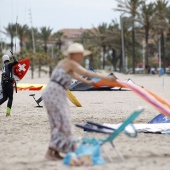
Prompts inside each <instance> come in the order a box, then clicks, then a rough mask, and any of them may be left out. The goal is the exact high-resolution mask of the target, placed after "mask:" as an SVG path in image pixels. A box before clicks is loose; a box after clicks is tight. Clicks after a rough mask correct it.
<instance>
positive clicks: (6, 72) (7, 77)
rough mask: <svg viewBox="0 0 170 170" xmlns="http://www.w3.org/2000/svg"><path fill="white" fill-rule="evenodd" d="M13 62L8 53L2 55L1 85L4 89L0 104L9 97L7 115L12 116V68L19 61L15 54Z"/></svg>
mask: <svg viewBox="0 0 170 170" xmlns="http://www.w3.org/2000/svg"><path fill="white" fill-rule="evenodd" d="M13 60H14V61H13V62H10V58H9V56H8V55H3V56H2V61H3V68H2V78H1V86H2V91H3V98H2V99H0V105H1V104H3V103H4V102H5V101H6V100H7V99H8V102H7V110H6V116H10V112H11V107H12V102H13V83H14V79H13V73H12V68H13V66H14V65H16V64H17V63H18V61H17V59H16V57H15V56H13Z"/></svg>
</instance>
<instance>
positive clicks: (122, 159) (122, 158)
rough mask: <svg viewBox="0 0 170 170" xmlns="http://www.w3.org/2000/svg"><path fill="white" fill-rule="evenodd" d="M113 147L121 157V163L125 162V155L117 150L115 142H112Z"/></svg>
mask: <svg viewBox="0 0 170 170" xmlns="http://www.w3.org/2000/svg"><path fill="white" fill-rule="evenodd" d="M110 143H111V145H112V147H113V148H114V149H115V151H116V153H117V155H118V156H119V158H120V159H121V161H125V159H124V157H123V155H122V154H121V153H120V151H119V150H118V149H117V148H116V146H115V145H114V143H113V141H111V142H110Z"/></svg>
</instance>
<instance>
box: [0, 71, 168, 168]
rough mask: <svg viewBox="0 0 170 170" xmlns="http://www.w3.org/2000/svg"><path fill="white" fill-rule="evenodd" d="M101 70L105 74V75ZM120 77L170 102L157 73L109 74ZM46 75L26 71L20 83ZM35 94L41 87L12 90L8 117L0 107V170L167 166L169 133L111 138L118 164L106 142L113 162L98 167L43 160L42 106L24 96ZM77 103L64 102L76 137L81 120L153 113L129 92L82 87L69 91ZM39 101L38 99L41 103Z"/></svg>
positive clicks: (46, 138)
mask: <svg viewBox="0 0 170 170" xmlns="http://www.w3.org/2000/svg"><path fill="white" fill-rule="evenodd" d="M105 74H106V73H105ZM115 75H116V76H117V77H118V78H119V79H120V80H125V79H128V78H131V79H132V80H133V81H134V82H135V83H136V84H138V85H141V86H144V88H146V89H149V90H152V91H154V92H156V93H157V94H158V95H160V96H162V97H164V98H165V99H167V100H168V101H170V91H169V87H170V76H167V75H165V76H164V86H163V85H162V80H163V78H162V77H159V76H158V75H130V74H129V75H123V74H120V73H115ZM48 81H49V78H48V74H42V78H38V76H37V75H35V79H33V80H32V79H31V74H30V72H28V74H27V75H26V76H25V78H24V79H23V80H22V81H21V83H48ZM33 93H35V94H36V96H35V97H36V98H38V97H40V96H41V94H42V91H18V93H17V94H16V93H15V94H14V102H13V107H12V113H11V117H9V118H6V117H5V110H6V103H5V104H3V105H2V106H0V144H1V145H0V170H67V169H76V170H85V169H89V170H104V169H108V170H114V169H120V170H146V169H147V170H169V160H170V136H169V135H163V134H162V135H161V134H144V133H139V135H138V137H137V138H135V139H134V138H129V137H127V136H126V135H124V134H121V135H120V136H118V137H117V138H116V140H115V144H116V146H117V147H118V148H119V150H120V151H121V152H122V154H123V156H124V157H125V161H124V162H121V161H120V160H119V159H118V158H117V156H116V153H115V152H114V151H111V150H110V145H107V146H106V147H107V148H106V149H108V150H109V151H108V154H111V155H112V157H113V162H111V163H110V162H107V163H106V164H105V165H104V166H91V167H83V166H81V167H71V168H70V167H67V166H65V165H63V162H62V161H49V160H46V159H45V157H44V155H45V152H46V150H47V147H48V143H49V138H50V128H49V123H48V117H47V113H46V110H45V108H44V107H43V108H36V107H35V105H36V103H35V101H34V100H33V98H32V97H30V96H29V95H30V94H33ZM72 93H73V94H74V96H76V98H77V99H78V100H79V101H80V103H81V104H82V106H83V107H80V108H78V107H76V106H74V105H73V104H72V103H71V102H70V101H68V102H69V105H70V114H71V121H72V128H73V131H74V134H75V136H77V137H82V136H83V134H84V132H83V131H82V130H81V129H78V128H76V127H75V124H76V123H80V124H83V123H85V122H86V121H87V120H91V121H96V122H99V123H110V124H116V123H120V122H122V121H123V120H124V119H126V117H127V116H128V115H129V114H130V113H131V112H132V111H133V110H134V109H136V108H137V107H138V106H146V107H147V108H146V110H145V111H144V113H142V114H141V115H140V116H139V118H137V119H136V120H135V123H147V122H148V121H150V120H151V119H152V118H154V117H155V116H156V115H158V114H159V112H158V111H157V110H156V109H155V108H153V107H152V106H150V105H149V104H148V103H146V102H145V101H144V100H142V99H141V98H139V97H138V96H137V95H136V94H134V93H133V92H131V91H86V92H72ZM41 104H42V105H43V103H41Z"/></svg>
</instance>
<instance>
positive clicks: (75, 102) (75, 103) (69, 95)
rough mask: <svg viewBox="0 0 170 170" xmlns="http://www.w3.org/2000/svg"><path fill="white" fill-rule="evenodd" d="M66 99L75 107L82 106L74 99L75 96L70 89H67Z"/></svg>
mask: <svg viewBox="0 0 170 170" xmlns="http://www.w3.org/2000/svg"><path fill="white" fill-rule="evenodd" d="M67 96H68V99H69V100H70V101H71V102H72V103H73V104H74V105H76V106H77V107H82V105H81V103H80V102H79V101H78V100H77V99H76V97H75V96H74V95H73V94H72V93H71V91H70V90H67Z"/></svg>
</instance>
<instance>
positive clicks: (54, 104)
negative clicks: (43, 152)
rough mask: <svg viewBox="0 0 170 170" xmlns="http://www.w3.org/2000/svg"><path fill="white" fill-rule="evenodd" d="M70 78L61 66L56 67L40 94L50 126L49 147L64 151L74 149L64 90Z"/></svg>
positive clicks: (69, 82)
mask: <svg viewBox="0 0 170 170" xmlns="http://www.w3.org/2000/svg"><path fill="white" fill-rule="evenodd" d="M71 80H72V76H71V75H70V74H68V73H66V72H65V70H64V69H63V68H61V67H56V68H55V69H54V71H53V73H52V76H51V80H50V82H49V84H48V85H47V87H46V89H45V91H44V93H43V96H42V97H43V101H44V105H45V107H46V109H47V112H48V117H49V122H50V126H51V140H50V145H49V148H51V149H53V150H56V151H59V152H64V153H67V152H70V151H74V149H75V144H74V142H73V136H72V131H71V124H70V114H69V105H68V101H67V91H66V89H67V88H68V87H69V85H70V84H71Z"/></svg>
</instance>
